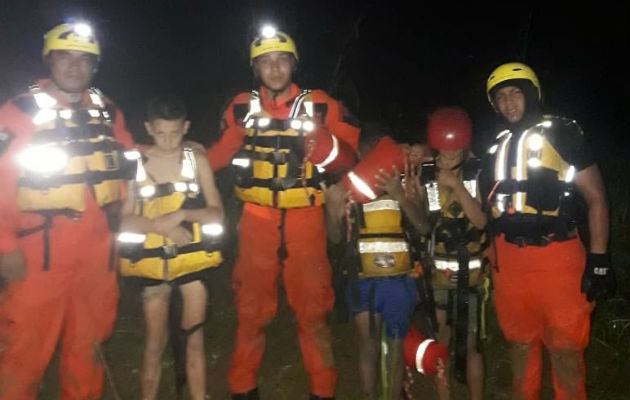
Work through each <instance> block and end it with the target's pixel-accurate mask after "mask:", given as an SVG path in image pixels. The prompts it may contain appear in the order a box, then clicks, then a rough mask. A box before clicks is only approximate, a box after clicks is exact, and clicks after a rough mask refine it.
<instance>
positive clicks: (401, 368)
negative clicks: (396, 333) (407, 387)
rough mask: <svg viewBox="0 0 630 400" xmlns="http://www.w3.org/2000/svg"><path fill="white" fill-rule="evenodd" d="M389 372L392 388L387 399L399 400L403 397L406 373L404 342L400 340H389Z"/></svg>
mask: <svg viewBox="0 0 630 400" xmlns="http://www.w3.org/2000/svg"><path fill="white" fill-rule="evenodd" d="M387 349H388V351H387V356H386V357H385V362H386V363H387V370H388V373H389V374H393V376H392V378H393V379H392V382H393V384H392V386H391V387H390V388H389V389H390V390H389V393H386V394H385V397H384V398H386V399H391V400H399V399H400V396H401V395H402V382H403V376H404V373H405V361H404V359H403V340H402V339H400V338H396V339H392V338H389V337H388V338H387Z"/></svg>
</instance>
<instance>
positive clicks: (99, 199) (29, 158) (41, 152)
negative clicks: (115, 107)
mask: <svg viewBox="0 0 630 400" xmlns="http://www.w3.org/2000/svg"><path fill="white" fill-rule="evenodd" d="M30 96H32V99H33V100H34V103H35V105H36V106H34V107H30V109H29V111H31V112H33V109H34V113H33V116H32V120H33V124H34V126H35V130H34V132H33V134H32V135H31V137H30V139H29V142H28V144H27V145H26V147H25V148H24V149H23V150H22V151H21V152H20V153H19V154H18V156H17V162H18V166H19V180H18V188H17V203H18V206H19V208H20V210H22V211H38V212H47V211H72V212H82V211H84V210H85V190H86V189H90V190H91V191H92V193H93V195H94V199H95V200H96V203H97V204H98V205H99V206H101V207H102V206H106V205H108V204H111V203H114V202H117V201H119V200H121V184H122V183H124V180H125V179H126V178H128V175H129V172H128V170H126V168H125V161H124V157H123V156H122V154H123V152H122V149H121V148H120V146H119V145H118V144H117V143H116V140H115V139H114V135H113V131H112V116H111V115H110V110H108V107H107V106H106V105H105V102H104V99H103V96H102V94H101V93H100V91H98V89H95V88H90V89H88V99H89V104H88V105H82V106H81V108H78V109H76V108H69V107H64V106H62V105H60V104H59V102H57V100H56V99H54V98H53V97H52V96H50V95H48V94H47V93H46V92H44V91H42V90H41V89H40V88H39V87H38V86H33V87H31V89H30ZM21 103H22V104H24V103H25V102H24V101H21ZM111 112H113V111H111Z"/></svg>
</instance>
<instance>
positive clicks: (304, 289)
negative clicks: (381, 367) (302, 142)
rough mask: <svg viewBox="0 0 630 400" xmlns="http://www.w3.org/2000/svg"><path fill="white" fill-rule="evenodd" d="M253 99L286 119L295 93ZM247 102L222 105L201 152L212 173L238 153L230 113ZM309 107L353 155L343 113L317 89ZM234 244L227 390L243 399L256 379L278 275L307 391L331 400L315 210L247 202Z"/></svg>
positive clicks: (325, 267) (319, 214)
mask: <svg viewBox="0 0 630 400" xmlns="http://www.w3.org/2000/svg"><path fill="white" fill-rule="evenodd" d="M260 93H261V99H260V100H261V105H262V108H263V110H264V111H265V112H267V113H269V114H270V115H271V117H272V118H276V119H286V118H287V117H288V115H289V112H290V108H291V105H292V104H293V99H295V98H296V96H298V94H299V93H300V89H298V87H297V86H296V85H292V86H291V89H290V93H289V94H288V96H286V97H280V98H275V99H271V98H268V97H266V96H265V90H264V88H263V89H261V91H260ZM249 99H250V94H249V93H242V94H239V95H237V96H236V97H235V98H234V99H233V100H232V102H231V103H230V104H229V105H228V107H227V109H226V111H225V113H224V116H223V127H224V130H223V133H222V136H221V138H220V139H219V141H218V142H217V143H216V144H214V145H213V146H212V147H211V148H210V149H209V150H208V157H209V160H210V165H211V166H212V168H213V170H218V169H220V168H222V167H225V166H226V165H227V164H228V163H229V162H230V161H231V159H232V157H233V156H234V155H235V154H236V152H237V151H238V150H239V149H241V147H242V143H243V139H244V135H245V128H244V127H243V123H242V120H238V115H237V116H236V117H235V109H239V108H240V109H241V110H243V108H244V109H245V110H246V109H247V106H248V102H249ZM312 100H313V103H314V105H315V107H314V108H315V118H316V120H317V118H318V117H319V118H320V119H321V120H320V122H321V123H322V125H324V126H325V127H327V128H328V129H329V130H330V132H331V133H333V134H334V135H335V136H336V137H337V138H338V139H339V140H340V141H343V142H344V143H346V144H347V145H349V146H347V147H345V149H346V151H347V149H351V151H353V150H354V149H356V148H357V144H358V136H359V131H358V128H357V127H356V126H354V125H352V124H350V123H349V121H346V118H345V114H344V109H343V106H342V105H341V104H340V103H338V102H337V101H335V100H333V99H332V98H330V97H329V96H328V95H327V94H326V93H324V92H322V91H319V90H314V91H313V92H312ZM318 110H319V114H318ZM240 118H242V116H241V117H240ZM342 149H344V148H343V147H340V151H343V150H342ZM283 213H284V215H285V216H284V226H283V227H282V226H281V224H282V221H281V220H282V214H283ZM238 240H239V254H238V259H237V261H236V265H235V267H234V275H233V290H234V294H235V303H236V309H237V312H238V320H239V324H238V328H237V332H236V345H235V350H234V354H233V356H232V362H231V367H230V372H229V386H230V390H231V391H232V393H246V392H248V391H250V390H252V389H254V388H255V387H256V386H257V385H256V374H257V371H258V368H259V366H260V362H261V359H262V354H263V351H264V347H265V333H264V328H265V326H266V325H267V324H268V323H269V321H271V319H272V318H273V316H274V314H275V313H276V308H277V302H278V300H277V283H276V281H277V277H278V274H279V273H282V277H283V279H284V285H285V288H286V295H287V300H288V303H289V305H290V307H291V308H292V310H293V312H294V313H295V316H296V319H297V325H298V338H299V342H300V348H301V350H302V356H303V359H304V364H305V367H306V370H307V372H308V375H309V387H310V391H311V393H312V394H315V395H317V396H321V397H330V396H332V395H333V393H334V388H335V383H336V378H337V375H336V371H335V368H334V361H333V354H332V349H331V343H330V331H329V330H328V327H327V326H326V320H325V318H326V315H327V314H328V312H330V311H331V309H332V306H333V302H334V294H333V290H332V287H331V275H332V274H331V267H330V264H329V262H328V259H327V255H326V232H325V228H324V215H323V210H322V207H321V205H314V206H310V207H303V208H290V209H286V210H282V209H279V208H276V207H269V206H260V205H257V204H254V203H250V202H246V203H245V204H244V208H243V214H242V217H241V220H240V223H239V238H238ZM282 240H284V245H285V247H286V258H285V259H284V260H282V259H281V258H279V257H278V250H279V248H280V247H281V245H282ZM281 265H282V269H281V268H280V266H281Z"/></svg>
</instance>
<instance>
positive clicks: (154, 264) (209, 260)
mask: <svg viewBox="0 0 630 400" xmlns="http://www.w3.org/2000/svg"><path fill="white" fill-rule="evenodd" d="M137 162H138V167H137V173H136V181H135V189H134V193H135V196H136V199H137V201H136V206H135V211H134V212H135V214H136V215H142V216H144V217H146V218H149V219H154V218H157V217H159V216H162V215H166V214H169V213H172V212H175V211H177V210H179V209H181V208H185V209H200V208H205V206H206V202H205V198H204V196H203V193H202V192H201V189H200V187H199V184H198V183H197V179H196V176H197V174H196V166H195V165H196V164H195V155H194V154H193V151H192V150H191V149H188V148H185V149H184V151H183V159H182V170H181V174H180V176H181V180H178V181H177V182H168V183H159V184H156V183H155V182H153V181H152V179H151V178H150V176H148V174H147V173H146V171H145V169H144V166H143V162H142V157H141V156H139V154H138V158H137ZM184 227H185V228H187V229H189V230H190V231H191V233H192V237H193V239H192V241H191V243H190V244H187V245H185V246H183V247H178V246H176V245H175V244H174V242H173V241H172V240H171V239H169V238H168V237H165V236H161V235H158V234H155V233H151V232H149V233H147V234H138V233H132V232H121V233H120V234H119V235H118V242H119V243H120V255H121V263H120V272H121V275H123V276H136V277H143V278H150V279H156V280H164V281H173V280H175V279H177V278H180V277H182V276H184V275H187V274H190V273H193V272H197V271H201V270H203V269H206V268H211V267H217V266H218V265H219V264H220V263H221V262H222V257H221V252H220V251H219V238H220V236H221V234H222V233H223V228H222V226H221V225H219V224H210V225H203V226H201V225H200V224H199V223H196V222H195V223H186V224H185V226H184Z"/></svg>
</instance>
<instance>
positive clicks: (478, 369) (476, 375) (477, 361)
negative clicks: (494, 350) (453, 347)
mask: <svg viewBox="0 0 630 400" xmlns="http://www.w3.org/2000/svg"><path fill="white" fill-rule="evenodd" d="M476 336H477V333H476V332H473V331H470V332H468V355H467V359H466V381H467V383H468V393H469V395H470V400H481V399H482V396H483V357H482V356H481V354H480V353H479V352H478V351H477V337H476Z"/></svg>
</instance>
